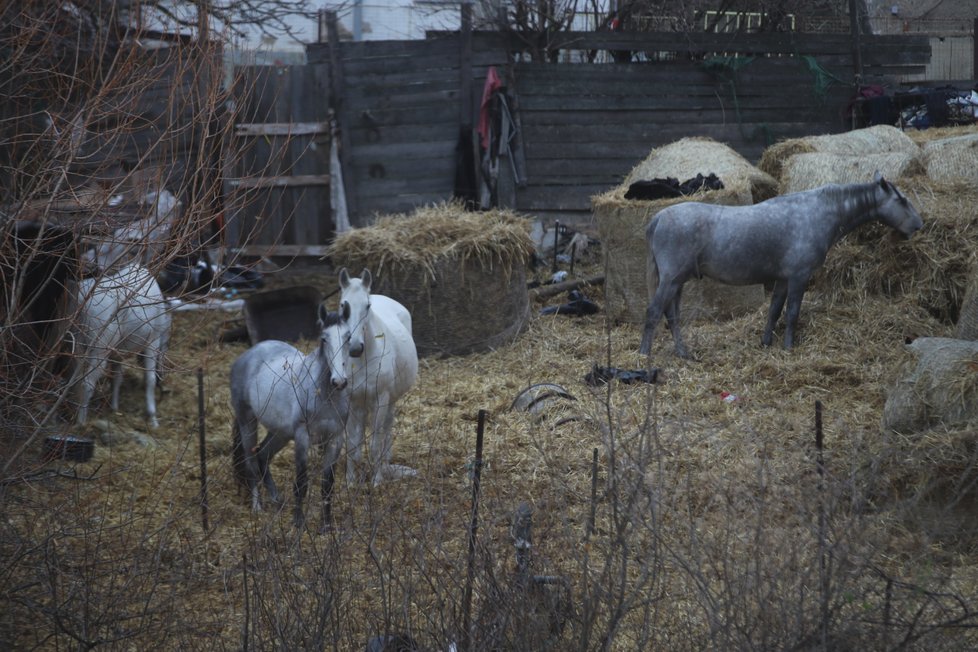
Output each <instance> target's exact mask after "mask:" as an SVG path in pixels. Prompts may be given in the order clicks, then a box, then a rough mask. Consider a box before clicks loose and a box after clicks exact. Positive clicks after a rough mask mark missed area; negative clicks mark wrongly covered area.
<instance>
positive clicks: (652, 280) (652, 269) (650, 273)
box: [645, 216, 659, 306]
mask: <svg viewBox="0 0 978 652" xmlns="http://www.w3.org/2000/svg"><path fill="white" fill-rule="evenodd" d="M657 217H658V216H655V217H653V218H652V221H651V222H649V225H648V226H647V227H646V228H645V246H646V247H648V250H649V254H648V257H647V258H646V267H645V289H646V292H647V293H648V297H647V298H648V303H647V304H646V305H649V306H651V305H652V297H653V296H654V295H655V288H656V287H657V286H658V285H659V266H658V265H656V264H655V255H654V254H653V253H652V236H654V235H655V225H656V224H658V223H659V220H658V219H657Z"/></svg>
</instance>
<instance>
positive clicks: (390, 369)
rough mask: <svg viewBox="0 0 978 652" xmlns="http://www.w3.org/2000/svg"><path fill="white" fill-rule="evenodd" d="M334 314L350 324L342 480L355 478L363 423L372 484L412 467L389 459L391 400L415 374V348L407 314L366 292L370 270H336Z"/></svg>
mask: <svg viewBox="0 0 978 652" xmlns="http://www.w3.org/2000/svg"><path fill="white" fill-rule="evenodd" d="M339 279H340V290H341V294H340V314H341V315H342V316H343V319H344V320H346V321H347V323H348V324H349V325H350V349H349V351H350V374H349V375H350V418H349V420H348V422H347V448H346V455H347V481H348V482H350V483H352V482H354V481H356V479H357V468H356V467H357V465H358V464H359V463H360V461H361V459H362V456H363V443H364V441H363V440H364V437H365V433H366V431H367V428H368V427H369V428H370V430H371V432H370V457H369V460H368V462H369V464H370V469H371V473H372V474H373V483H374V485H377V484H379V483H380V482H382V481H383V480H384V479H385V478H391V479H395V478H400V477H404V476H411V475H415V474H416V473H417V471H415V470H414V469H411V468H408V467H406V466H399V465H394V464H391V463H390V460H391V452H392V447H393V444H394V433H393V429H392V428H393V424H394V404H395V403H396V402H397V400H398V399H399V398H401V397H402V396H404V394H405V393H407V391H408V390H409V389H411V387H413V386H414V383H415V381H416V380H417V378H418V350H417V348H416V347H415V345H414V338H413V337H412V335H411V313H409V312H408V310H407V308H405V307H404V306H402V305H401V304H400V303H398V302H397V301H395V300H394V299H391V298H390V297H385V296H384V295H382V294H370V283H371V280H372V279H371V276H370V270H366V269H365V270H363V273H362V274H361V275H360V278H350V275H349V274H348V273H347V271H346V268H343V269H341V270H340V274H339Z"/></svg>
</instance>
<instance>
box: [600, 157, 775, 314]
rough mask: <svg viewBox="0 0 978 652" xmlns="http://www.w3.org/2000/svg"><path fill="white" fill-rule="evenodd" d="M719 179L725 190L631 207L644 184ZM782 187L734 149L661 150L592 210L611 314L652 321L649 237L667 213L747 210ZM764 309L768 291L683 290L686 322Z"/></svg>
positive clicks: (700, 284)
mask: <svg viewBox="0 0 978 652" xmlns="http://www.w3.org/2000/svg"><path fill="white" fill-rule="evenodd" d="M711 173H713V174H716V175H717V177H719V178H720V180H721V181H722V182H723V185H724V187H723V188H722V189H720V190H705V191H700V192H697V193H696V194H694V195H689V196H686V197H676V198H668V199H657V200H653V201H642V200H633V199H625V193H626V192H627V191H628V189H629V186H631V184H632V183H635V182H636V181H641V180H652V179H665V178H669V177H672V178H675V179H678V180H679V181H684V180H686V179H691V178H693V177H695V176H696V175H697V174H703V175H704V176H706V175H709V174H711ZM776 188H777V184H776V182H775V181H774V179H772V178H771V177H770V176H769V175H767V174H765V173H764V172H761V171H760V170H758V169H757V168H756V167H754V166H753V165H751V163H750V162H749V161H747V160H746V159H745V158H743V157H742V156H741V155H740V154H738V153H737V152H735V151H734V150H733V149H731V148H730V147H728V146H726V145H724V144H722V143H718V142H716V141H714V140H711V139H709V138H684V139H682V140H679V141H676V142H674V143H671V144H669V145H665V146H663V147H659V148H657V149H655V150H653V151H652V152H651V153H650V154H649V155H648V157H647V158H646V159H645V160H644V161H642V162H641V163H639V164H638V165H637V166H636V167H635V168H634V169H633V170H632V171H631V172H630V173H629V175H628V176H627V177H626V179H625V181H624V182H623V183H622V184H621V185H620V186H618V187H617V188H614V189H613V190H610V191H609V192H606V193H604V194H602V195H598V196H595V197H593V198H592V200H591V206H592V210H593V213H594V219H595V221H596V223H597V226H598V233H599V236H600V238H601V244H602V249H603V252H604V255H605V263H606V270H607V271H606V275H605V304H606V305H605V309H606V310H607V311H608V314H609V316H610V317H611V318H612V319H614V320H616V321H628V322H632V323H641V322H642V321H644V320H645V310H646V308H647V307H648V302H649V296H650V293H651V292H652V291H654V289H655V288H654V287H648V286H647V279H646V276H647V273H646V272H647V262H648V257H649V253H648V246H647V244H646V241H645V229H646V227H647V226H648V224H649V222H651V221H652V219H653V218H654V217H655V215H656V214H657V213H658V212H659V211H661V210H662V209H663V208H666V207H667V206H672V205H673V204H677V203H680V202H684V201H701V202H707V203H712V204H723V205H728V206H746V205H750V204H753V203H756V202H758V201H763V200H764V199H768V198H770V197H772V196H774V194H775V192H776ZM763 303H764V289H763V288H762V287H761V286H745V287H733V286H726V285H719V284H717V283H714V282H713V281H710V280H708V279H703V280H700V281H692V282H690V283H688V284H687V285H686V288H685V289H684V290H683V309H682V313H683V314H682V317H683V320H684V321H690V320H693V319H697V318H702V317H713V318H723V317H730V316H735V315H741V314H745V313H746V312H750V311H753V310H754V309H756V308H757V307H758V306H760V305H763Z"/></svg>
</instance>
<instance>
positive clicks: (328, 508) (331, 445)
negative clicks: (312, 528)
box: [319, 433, 343, 534]
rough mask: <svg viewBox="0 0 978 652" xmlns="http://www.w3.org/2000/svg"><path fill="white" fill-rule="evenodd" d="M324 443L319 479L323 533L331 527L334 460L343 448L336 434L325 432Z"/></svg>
mask: <svg viewBox="0 0 978 652" xmlns="http://www.w3.org/2000/svg"><path fill="white" fill-rule="evenodd" d="M325 436H326V437H327V438H328V441H327V443H326V445H325V446H324V447H323V475H322V479H321V480H320V485H319V488H320V500H321V501H322V503H321V510H322V513H321V514H320V522H319V533H320V534H324V533H325V532H328V531H329V530H330V528H332V527H333V485H334V479H335V475H336V474H335V469H336V460H337V459H338V458H339V456H340V450H341V449H342V448H343V438H342V437H341V436H338V435H334V434H331V433H327V434H326V435H325Z"/></svg>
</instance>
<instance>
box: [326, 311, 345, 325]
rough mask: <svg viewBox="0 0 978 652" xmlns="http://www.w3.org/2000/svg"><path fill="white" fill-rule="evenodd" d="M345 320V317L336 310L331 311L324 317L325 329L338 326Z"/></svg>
mask: <svg viewBox="0 0 978 652" xmlns="http://www.w3.org/2000/svg"><path fill="white" fill-rule="evenodd" d="M342 320H343V316H342V315H340V313H338V312H336V311H335V310H330V311H329V312H327V313H326V314H325V315H324V317H323V328H329V327H330V326H336V325H337V324H338V323H340V322H341V321H342Z"/></svg>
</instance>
